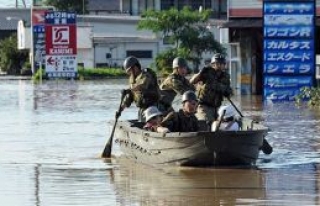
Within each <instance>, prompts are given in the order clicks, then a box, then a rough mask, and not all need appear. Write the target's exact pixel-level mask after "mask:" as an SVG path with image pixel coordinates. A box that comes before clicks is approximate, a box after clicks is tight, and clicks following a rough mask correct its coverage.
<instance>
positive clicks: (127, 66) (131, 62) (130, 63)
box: [123, 56, 141, 72]
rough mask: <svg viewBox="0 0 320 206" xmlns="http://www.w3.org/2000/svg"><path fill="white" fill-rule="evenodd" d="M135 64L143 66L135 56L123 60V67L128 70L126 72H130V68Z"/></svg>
mask: <svg viewBox="0 0 320 206" xmlns="http://www.w3.org/2000/svg"><path fill="white" fill-rule="evenodd" d="M134 65H137V66H138V67H141V66H140V62H139V60H138V59H137V58H136V57H134V56H129V57H127V58H126V59H125V60H124V62H123V68H124V69H125V70H126V72H128V71H129V69H130V68H131V67H133V66H134Z"/></svg>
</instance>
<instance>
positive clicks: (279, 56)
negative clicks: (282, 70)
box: [264, 50, 314, 63]
mask: <svg viewBox="0 0 320 206" xmlns="http://www.w3.org/2000/svg"><path fill="white" fill-rule="evenodd" d="M264 61H266V62H279V63H281V62H282V63H285V62H297V63H306V62H314V53H313V52H312V51H299V50H291V51H265V53H264Z"/></svg>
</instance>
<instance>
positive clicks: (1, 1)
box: [0, 0, 32, 8]
mask: <svg viewBox="0 0 320 206" xmlns="http://www.w3.org/2000/svg"><path fill="white" fill-rule="evenodd" d="M16 1H17V2H18V7H19V8H23V1H22V0H0V8H8V7H11V8H12V7H16ZM25 2H26V5H27V7H30V4H31V2H32V0H25Z"/></svg>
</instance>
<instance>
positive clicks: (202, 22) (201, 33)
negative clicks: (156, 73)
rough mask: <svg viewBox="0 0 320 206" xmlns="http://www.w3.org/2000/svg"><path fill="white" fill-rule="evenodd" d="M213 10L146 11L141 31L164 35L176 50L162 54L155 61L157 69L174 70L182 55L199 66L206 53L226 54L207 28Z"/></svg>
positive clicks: (187, 8) (172, 9) (173, 9)
mask: <svg viewBox="0 0 320 206" xmlns="http://www.w3.org/2000/svg"><path fill="white" fill-rule="evenodd" d="M210 15H211V10H209V9H206V10H203V11H202V12H198V11H193V10H191V9H190V8H189V7H184V8H183V9H182V10H180V11H179V10H177V9H176V8H171V9H169V10H162V11H154V10H147V11H145V12H144V13H143V14H142V19H141V20H140V21H139V23H138V29H146V30H150V31H152V32H153V33H155V34H157V35H159V34H161V35H162V36H163V37H164V38H166V39H167V41H168V42H169V43H172V44H173V45H174V47H173V48H171V49H169V50H167V51H164V52H162V53H160V54H159V55H158V56H157V57H156V65H157V67H158V68H171V63H172V60H173V58H175V56H177V55H179V56H182V57H184V58H186V59H187V60H189V61H192V62H193V64H194V65H199V64H200V61H201V56H202V53H203V52H221V53H225V48H224V47H223V46H222V45H221V44H220V43H219V42H218V41H216V40H215V38H214V34H213V33H212V32H210V31H209V30H208V29H207V28H206V26H207V25H208V21H209V17H210Z"/></svg>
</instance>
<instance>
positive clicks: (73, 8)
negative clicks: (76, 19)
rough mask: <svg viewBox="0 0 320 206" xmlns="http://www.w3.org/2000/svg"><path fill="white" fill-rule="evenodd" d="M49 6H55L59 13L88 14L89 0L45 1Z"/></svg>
mask: <svg viewBox="0 0 320 206" xmlns="http://www.w3.org/2000/svg"><path fill="white" fill-rule="evenodd" d="M44 4H45V5H47V6H54V7H55V8H56V9H57V10H59V11H70V12H76V13H77V14H87V13H88V10H87V5H88V0H82V1H80V0H45V1H44Z"/></svg>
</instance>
